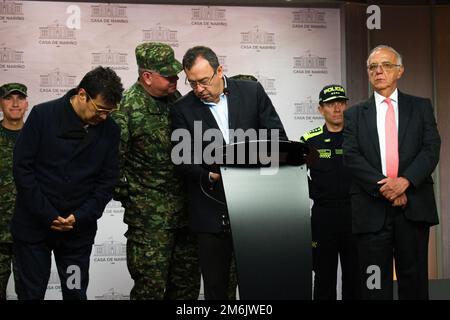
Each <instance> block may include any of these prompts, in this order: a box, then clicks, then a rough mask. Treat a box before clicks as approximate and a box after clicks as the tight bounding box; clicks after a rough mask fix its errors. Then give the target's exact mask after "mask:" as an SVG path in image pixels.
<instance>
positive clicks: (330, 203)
mask: <svg viewBox="0 0 450 320" xmlns="http://www.w3.org/2000/svg"><path fill="white" fill-rule="evenodd" d="M350 203H351V202H350V198H347V199H318V200H314V205H315V206H316V205H317V206H319V207H332V208H335V207H346V206H349V205H350Z"/></svg>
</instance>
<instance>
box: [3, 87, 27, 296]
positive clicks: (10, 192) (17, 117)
mask: <svg viewBox="0 0 450 320" xmlns="http://www.w3.org/2000/svg"><path fill="white" fill-rule="evenodd" d="M27 108H28V101H27V87H26V86H24V85H23V84H21V83H7V84H4V85H3V86H1V87H0V110H1V111H2V112H3V120H2V121H1V122H0V300H6V286H7V284H8V279H9V276H10V274H11V261H12V237H11V234H10V231H9V224H10V222H11V217H12V214H13V210H14V202H15V198H16V188H15V186H14V179H13V174H12V163H13V161H12V160H13V148H14V143H15V141H16V138H17V136H18V135H19V132H20V130H21V129H22V127H23V117H24V115H25V112H26V111H27Z"/></svg>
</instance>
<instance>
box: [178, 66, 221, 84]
mask: <svg viewBox="0 0 450 320" xmlns="http://www.w3.org/2000/svg"><path fill="white" fill-rule="evenodd" d="M216 74H217V69H216V70H214V73H213V75H212V76H211V77H210V78H205V79H202V80H198V81H194V80H188V78H186V81H185V83H186V84H189V85H190V86H191V88H192V89H195V88H197V86H200V87H202V88H204V87H209V86H210V85H211V81H212V79H213V78H214V76H215V75H216Z"/></svg>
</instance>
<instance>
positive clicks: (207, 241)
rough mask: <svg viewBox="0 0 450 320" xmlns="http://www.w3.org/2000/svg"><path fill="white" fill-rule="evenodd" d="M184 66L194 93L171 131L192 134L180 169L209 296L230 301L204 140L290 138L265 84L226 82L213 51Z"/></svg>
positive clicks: (190, 55) (175, 112)
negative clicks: (240, 135) (240, 134)
mask: <svg viewBox="0 0 450 320" xmlns="http://www.w3.org/2000/svg"><path fill="white" fill-rule="evenodd" d="M183 68H184V71H185V73H186V75H187V78H186V81H187V83H188V84H189V85H190V86H191V88H192V91H191V92H189V93H188V94H187V95H185V96H184V97H182V98H181V99H179V100H178V101H177V102H176V103H175V105H174V107H173V108H172V113H171V116H172V127H173V129H174V133H175V132H176V131H178V132H180V131H185V132H186V133H188V135H189V136H190V139H191V140H192V141H191V142H192V148H191V151H192V153H190V154H189V156H188V158H189V159H188V161H185V162H184V163H182V164H179V166H178V169H179V171H180V173H181V174H182V176H183V177H184V179H185V181H186V186H187V192H188V196H189V199H188V201H189V204H188V208H189V219H190V226H191V228H192V230H193V231H194V232H196V233H197V236H198V242H199V261H200V267H201V271H202V275H203V280H204V284H205V298H206V299H227V290H228V284H229V279H228V278H229V274H230V271H229V269H230V263H231V257H232V252H233V249H232V242H231V235H230V233H229V227H228V216H227V209H226V206H225V203H224V201H225V200H224V194H223V188H222V185H221V183H220V181H219V180H220V175H219V174H218V173H217V172H213V170H211V169H210V167H208V166H207V163H206V162H207V161H205V159H204V158H203V152H204V151H205V150H208V149H207V147H208V145H209V143H210V142H211V141H210V140H209V141H206V139H205V138H204V137H205V133H206V132H207V131H208V132H209V133H211V132H213V133H214V132H218V133H219V134H218V135H219V137H218V139H219V140H220V142H219V146H220V145H223V144H229V143H233V142H238V141H236V140H239V139H235V138H236V137H235V136H234V137H232V136H233V135H232V134H231V133H232V132H233V131H235V130H237V129H242V130H244V131H247V130H250V129H251V130H257V131H258V133H261V132H262V131H263V130H264V129H267V130H268V131H271V132H274V131H277V132H278V137H279V138H280V139H287V137H286V133H285V131H284V128H283V125H282V123H281V121H280V118H279V117H278V114H277V112H276V111H275V108H274V106H273V105H272V102H271V101H270V98H269V97H268V95H267V93H266V92H265V91H264V89H263V87H262V86H261V84H260V83H258V82H255V81H246V80H234V79H230V78H226V77H225V76H224V74H223V67H222V66H221V65H220V64H219V60H218V58H217V55H216V54H215V53H214V52H213V51H212V50H211V49H210V48H207V47H203V46H197V47H193V48H191V49H189V50H188V51H187V52H186V54H185V55H184V57H183ZM177 129H178V130H177ZM211 129H212V130H211ZM259 129H262V130H261V131H259ZM175 130H176V131H175ZM199 130H200V132H198V131H199ZM219 130H220V131H219ZM215 136H216V137H217V135H215ZM258 137H260V136H256V137H255V138H258ZM272 137H273V136H272ZM173 138H174V136H173V135H172V139H173ZM266 138H270V137H269V136H266ZM199 139H200V141H198V140H199ZM174 142H175V143H176V142H177V141H174ZM216 143H217V141H216ZM198 146H199V147H198ZM174 149H175V148H174ZM173 154H174V153H173V152H172V156H173ZM184 156H185V155H184ZM238 156H239V155H238ZM172 160H173V159H172ZM249 201H251V200H249Z"/></svg>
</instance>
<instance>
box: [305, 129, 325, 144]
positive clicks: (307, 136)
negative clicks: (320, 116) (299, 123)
mask: <svg viewBox="0 0 450 320" xmlns="http://www.w3.org/2000/svg"><path fill="white" fill-rule="evenodd" d="M322 133H323V127H322V126H320V127H317V128H315V129H312V130H309V131H308V132H306V133H305V134H304V135H303V136H302V138H301V139H302V140H303V141H308V139H311V138H312V137H316V136H318V135H321V134H322Z"/></svg>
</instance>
